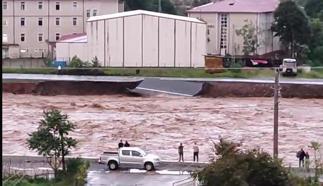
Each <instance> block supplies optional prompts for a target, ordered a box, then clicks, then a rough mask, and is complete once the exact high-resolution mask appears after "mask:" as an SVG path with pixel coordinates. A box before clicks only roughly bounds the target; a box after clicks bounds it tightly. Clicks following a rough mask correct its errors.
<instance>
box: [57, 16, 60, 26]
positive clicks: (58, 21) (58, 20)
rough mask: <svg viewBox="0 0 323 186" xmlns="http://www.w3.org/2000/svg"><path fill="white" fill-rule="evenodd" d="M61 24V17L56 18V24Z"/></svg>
mask: <svg viewBox="0 0 323 186" xmlns="http://www.w3.org/2000/svg"><path fill="white" fill-rule="evenodd" d="M59 24H60V19H59V17H57V18H56V25H59Z"/></svg>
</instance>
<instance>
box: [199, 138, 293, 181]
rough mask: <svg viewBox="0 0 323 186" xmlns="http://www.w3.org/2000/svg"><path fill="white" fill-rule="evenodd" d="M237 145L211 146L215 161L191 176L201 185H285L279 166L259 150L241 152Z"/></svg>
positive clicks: (287, 179)
mask: <svg viewBox="0 0 323 186" xmlns="http://www.w3.org/2000/svg"><path fill="white" fill-rule="evenodd" d="M238 147H239V144H235V143H231V142H228V141H225V140H223V139H220V143H219V144H214V152H215V155H216V157H217V159H215V161H214V162H212V163H211V164H210V165H208V166H207V167H206V168H204V169H203V170H201V171H199V172H197V173H194V174H193V176H194V177H195V178H198V179H199V181H200V182H201V183H202V185H205V186H213V185H218V186H224V185H254V186H280V185H281V186H284V185H288V184H289V177H288V172H287V170H286V169H285V168H284V167H283V166H282V162H281V161H280V160H277V159H273V158H272V157H271V156H270V155H269V154H268V153H266V152H262V151H260V150H259V149H253V150H249V151H246V152H244V151H242V150H240V149H238Z"/></svg>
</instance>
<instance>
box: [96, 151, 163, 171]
mask: <svg viewBox="0 0 323 186" xmlns="http://www.w3.org/2000/svg"><path fill="white" fill-rule="evenodd" d="M99 163H104V164H107V165H108V167H109V169H110V170H116V169H118V167H127V168H144V169H146V170H148V171H151V170H154V169H155V168H156V167H158V166H159V163H160V158H159V157H158V156H157V155H154V154H146V153H145V151H143V150H141V149H140V148H138V147H122V148H120V149H119V151H118V152H103V154H102V155H101V156H100V159H99Z"/></svg>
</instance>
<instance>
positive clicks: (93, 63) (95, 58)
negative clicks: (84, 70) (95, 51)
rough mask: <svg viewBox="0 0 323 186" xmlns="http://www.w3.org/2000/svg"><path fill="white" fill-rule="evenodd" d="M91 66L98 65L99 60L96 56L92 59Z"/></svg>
mask: <svg viewBox="0 0 323 186" xmlns="http://www.w3.org/2000/svg"><path fill="white" fill-rule="evenodd" d="M92 66H93V67H100V63H99V60H98V58H97V57H96V56H95V57H94V58H93V59H92Z"/></svg>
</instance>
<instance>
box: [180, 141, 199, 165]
mask: <svg viewBox="0 0 323 186" xmlns="http://www.w3.org/2000/svg"><path fill="white" fill-rule="evenodd" d="M178 155H179V159H178V161H179V162H181V161H182V162H184V146H183V144H182V143H180V144H179V146H178ZM193 161H194V162H195V161H196V162H198V161H199V147H198V146H197V144H196V142H195V143H194V146H193Z"/></svg>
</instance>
